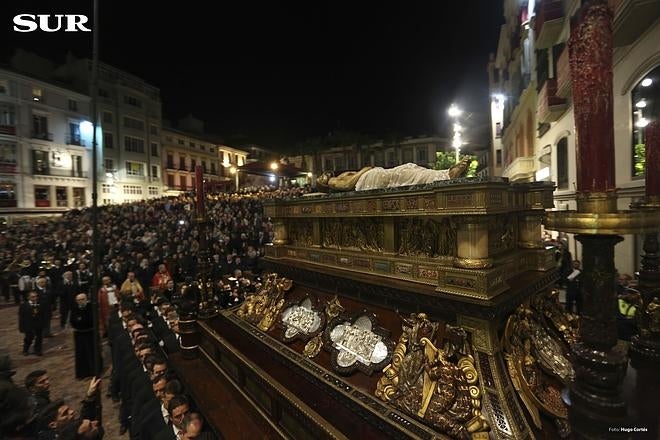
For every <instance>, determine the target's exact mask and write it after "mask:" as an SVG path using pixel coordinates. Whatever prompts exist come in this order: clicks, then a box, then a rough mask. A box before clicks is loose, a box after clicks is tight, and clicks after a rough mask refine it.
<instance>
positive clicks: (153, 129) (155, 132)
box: [149, 125, 158, 136]
mask: <svg viewBox="0 0 660 440" xmlns="http://www.w3.org/2000/svg"><path fill="white" fill-rule="evenodd" d="M149 133H151V134H153V135H154V136H158V127H157V126H155V125H150V126H149Z"/></svg>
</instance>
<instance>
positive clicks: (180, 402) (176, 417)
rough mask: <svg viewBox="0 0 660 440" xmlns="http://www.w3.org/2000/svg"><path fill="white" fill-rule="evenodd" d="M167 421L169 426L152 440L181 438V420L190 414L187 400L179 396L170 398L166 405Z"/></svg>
mask: <svg viewBox="0 0 660 440" xmlns="http://www.w3.org/2000/svg"><path fill="white" fill-rule="evenodd" d="M167 411H168V413H169V416H170V417H169V420H170V422H171V425H167V426H166V427H165V428H163V429H161V430H160V432H159V433H158V434H156V437H154V440H177V439H180V438H182V437H183V434H184V433H185V431H184V430H183V418H184V417H185V416H186V414H188V413H189V412H190V402H189V401H188V398H187V397H186V396H185V395H183V394H181V395H178V396H174V397H172V399H171V400H170V401H169V403H168V405H167Z"/></svg>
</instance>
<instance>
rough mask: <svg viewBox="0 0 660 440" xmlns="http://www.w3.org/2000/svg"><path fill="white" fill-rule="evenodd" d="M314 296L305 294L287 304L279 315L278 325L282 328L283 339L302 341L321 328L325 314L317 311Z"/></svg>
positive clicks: (318, 331)
mask: <svg viewBox="0 0 660 440" xmlns="http://www.w3.org/2000/svg"><path fill="white" fill-rule="evenodd" d="M316 303H317V301H316V298H312V297H310V296H306V297H305V298H303V300H302V301H300V302H299V303H297V304H296V303H293V304H287V305H285V306H284V311H283V312H282V314H281V315H280V322H279V324H280V326H281V327H283V328H284V341H285V342H291V341H293V340H295V339H302V340H304V341H306V340H308V339H310V338H313V337H314V336H316V335H317V334H318V333H320V332H321V331H322V330H323V325H324V324H325V315H324V314H323V312H321V311H319V307H318V306H317V304H316Z"/></svg>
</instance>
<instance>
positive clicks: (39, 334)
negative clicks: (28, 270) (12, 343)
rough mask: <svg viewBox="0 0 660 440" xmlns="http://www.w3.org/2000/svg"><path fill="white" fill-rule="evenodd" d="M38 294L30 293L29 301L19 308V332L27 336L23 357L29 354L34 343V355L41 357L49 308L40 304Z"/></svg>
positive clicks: (24, 342) (24, 341) (24, 340)
mask: <svg viewBox="0 0 660 440" xmlns="http://www.w3.org/2000/svg"><path fill="white" fill-rule="evenodd" d="M38 299H39V297H38V296H37V292H35V291H31V292H30V293H28V301H27V302H24V303H22V304H21V305H20V306H19V308H18V331H20V332H21V333H23V334H25V338H24V339H23V355H24V356H26V355H27V354H28V350H29V349H30V345H32V341H34V354H36V355H37V356H41V354H42V353H41V343H42V340H43V331H44V327H45V326H46V317H47V314H46V313H47V308H48V306H46V305H44V304H40V303H39V300H38Z"/></svg>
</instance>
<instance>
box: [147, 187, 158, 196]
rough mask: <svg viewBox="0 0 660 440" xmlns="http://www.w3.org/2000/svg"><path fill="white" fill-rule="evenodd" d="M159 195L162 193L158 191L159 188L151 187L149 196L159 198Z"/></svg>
mask: <svg viewBox="0 0 660 440" xmlns="http://www.w3.org/2000/svg"><path fill="white" fill-rule="evenodd" d="M159 194H160V191H158V187H157V186H150V187H149V195H150V196H157V195H159Z"/></svg>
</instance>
